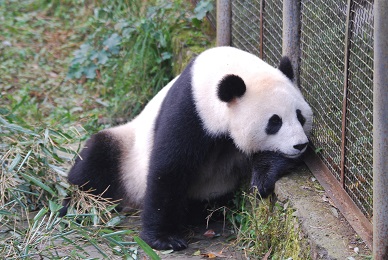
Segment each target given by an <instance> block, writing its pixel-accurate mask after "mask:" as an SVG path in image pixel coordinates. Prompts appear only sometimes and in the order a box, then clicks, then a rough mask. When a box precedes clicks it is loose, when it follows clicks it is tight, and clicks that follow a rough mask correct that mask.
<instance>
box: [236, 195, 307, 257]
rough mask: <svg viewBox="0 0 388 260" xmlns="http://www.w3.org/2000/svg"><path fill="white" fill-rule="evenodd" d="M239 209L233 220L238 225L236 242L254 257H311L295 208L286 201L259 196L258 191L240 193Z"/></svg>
mask: <svg viewBox="0 0 388 260" xmlns="http://www.w3.org/2000/svg"><path fill="white" fill-rule="evenodd" d="M234 203H235V205H236V208H237V211H235V212H232V214H231V218H230V221H231V222H232V223H233V225H234V228H235V229H236V234H237V240H236V244H237V245H239V246H241V249H242V250H243V251H245V252H246V254H247V255H249V256H251V257H253V258H255V259H310V249H309V246H308V244H307V242H305V241H303V239H302V237H301V235H302V233H301V231H300V230H299V228H298V226H299V225H298V222H297V220H296V219H295V217H294V216H293V213H294V210H293V209H292V208H289V207H288V205H287V204H284V205H283V204H281V203H279V202H274V201H271V198H268V199H259V198H258V197H257V193H256V192H254V193H251V194H246V193H243V195H242V196H237V197H236V198H235V200H234Z"/></svg>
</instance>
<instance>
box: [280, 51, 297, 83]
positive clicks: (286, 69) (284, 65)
mask: <svg viewBox="0 0 388 260" xmlns="http://www.w3.org/2000/svg"><path fill="white" fill-rule="evenodd" d="M279 70H280V71H281V72H283V74H284V75H286V76H287V78H289V79H290V80H294V70H293V69H292V64H291V61H290V59H289V58H288V57H287V56H284V57H282V58H281V60H280V64H279Z"/></svg>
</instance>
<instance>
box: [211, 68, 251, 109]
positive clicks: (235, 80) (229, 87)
mask: <svg viewBox="0 0 388 260" xmlns="http://www.w3.org/2000/svg"><path fill="white" fill-rule="evenodd" d="M246 89H247V87H246V86H245V82H244V80H243V79H242V78H240V77H239V76H237V75H232V74H230V75H226V76H225V77H224V78H223V79H222V80H221V81H220V83H218V90H217V91H218V92H217V95H218V98H219V99H220V100H221V101H224V102H230V101H232V100H233V99H235V98H238V97H241V96H242V95H244V93H245V91H246Z"/></svg>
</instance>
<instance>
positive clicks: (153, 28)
mask: <svg viewBox="0 0 388 260" xmlns="http://www.w3.org/2000/svg"><path fill="white" fill-rule="evenodd" d="M185 8H186V9H185ZM189 8H190V9H192V7H191V6H187V5H184V3H183V2H182V1H173V2H169V1H134V0H126V1H119V0H117V1H111V2H109V3H105V2H103V1H88V0H85V1H83V0H67V1H57V0H36V1H3V0H0V20H1V22H0V75H1V77H0V100H1V104H0V140H1V142H0V167H1V168H0V171H1V172H0V195H1V198H0V255H1V256H2V257H5V258H7V259H16V258H17V259H19V258H25V259H31V258H48V259H62V258H66V257H67V258H77V259H78V258H82V259H83V258H90V257H92V258H93V257H98V258H101V257H105V258H109V259H112V258H114V257H116V258H125V259H132V258H136V257H137V252H138V249H139V248H141V249H142V250H143V251H144V252H146V253H147V254H148V255H149V256H150V257H151V258H152V259H157V258H158V257H157V256H156V255H155V253H153V251H152V250H151V249H150V248H149V247H148V246H147V245H146V244H145V243H144V242H143V241H142V240H141V239H139V238H137V237H136V234H137V231H136V230H128V229H126V228H123V227H121V226H120V225H121V223H122V220H123V216H122V215H119V214H117V213H115V211H114V207H115V205H114V204H113V203H112V202H108V201H104V200H103V199H101V198H99V197H96V196H93V195H91V194H88V193H85V192H82V191H80V190H79V189H77V187H73V186H71V185H69V184H68V183H67V181H66V179H65V176H66V171H67V170H68V168H69V166H70V165H71V163H72V161H73V159H74V156H75V155H76V154H77V152H78V151H79V149H80V143H81V142H82V141H84V140H85V139H86V138H88V136H90V134H92V133H94V132H96V131H98V130H100V129H102V128H106V127H109V126H110V125H111V124H112V123H116V122H117V121H119V120H117V119H121V121H120V122H123V121H127V120H128V119H130V118H131V117H133V116H134V115H135V114H136V113H138V112H139V111H140V110H141V108H142V107H143V106H144V104H145V103H146V102H147V100H148V99H150V98H151V97H152V96H153V95H154V94H155V93H156V92H157V91H158V90H159V89H160V88H161V87H162V86H163V85H165V84H166V83H167V82H168V81H169V80H170V79H171V78H172V76H173V75H172V68H173V67H174V66H173V55H174V54H173V47H172V36H173V35H174V34H178V33H179V32H186V35H189V36H190V35H191V34H190V31H192V32H193V37H199V38H201V39H202V40H201V41H200V44H199V45H202V46H205V45H207V44H208V43H209V40H208V39H207V37H206V36H204V35H203V34H200V33H199V32H200V31H198V30H197V29H196V31H197V32H195V33H194V30H193V28H194V27H195V28H198V27H199V26H201V23H202V21H200V20H198V19H196V18H195V16H194V15H190V14H189V12H187V10H188V9H189ZM196 26H197V27H196ZM190 40H192V41H195V40H193V39H190ZM181 43H182V44H183V45H186V46H188V45H190V44H191V43H190V42H189V40H187V44H185V41H184V40H182V41H181ZM197 45H198V44H197ZM85 46H86V47H85ZM106 119H107V120H106ZM69 195H71V196H72V197H73V200H72V201H73V202H75V203H73V204H72V205H73V207H72V208H71V209H70V210H69V214H68V215H67V216H66V217H64V218H59V217H58V211H59V209H60V208H61V200H62V199H63V198H65V197H66V196H69Z"/></svg>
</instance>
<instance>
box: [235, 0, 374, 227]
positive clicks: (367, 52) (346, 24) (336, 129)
mask: <svg viewBox="0 0 388 260" xmlns="http://www.w3.org/2000/svg"><path fill="white" fill-rule="evenodd" d="M349 3H350V4H349ZM282 6H283V2H282V0H232V25H231V33H232V37H231V39H232V45H233V46H235V47H237V48H240V49H243V50H247V51H249V52H251V53H254V54H256V55H258V56H260V57H262V58H263V59H264V60H265V61H267V62H268V63H270V64H271V65H274V66H276V65H277V64H278V61H279V60H280V57H281V54H282V26H283V21H282V17H283V15H282V9H283V8H282ZM300 14H301V17H300V35H299V40H300V57H299V58H300V75H299V79H300V87H301V90H302V92H303V94H304V95H305V97H306V99H307V101H308V102H309V104H310V105H311V106H312V107H313V110H314V127H313V131H312V135H311V141H312V143H313V145H314V147H315V149H316V152H317V153H318V156H319V157H320V158H321V160H322V161H323V162H324V163H325V165H326V166H327V167H328V168H329V169H330V172H331V173H332V174H333V175H334V177H335V178H336V180H337V181H338V183H339V185H341V186H342V187H343V189H344V190H345V191H346V193H347V194H348V195H349V196H350V198H351V199H352V200H353V201H354V202H355V203H356V205H357V206H358V207H359V209H360V210H361V211H362V213H363V214H364V215H365V216H366V217H367V218H368V219H369V220H370V221H371V218H372V204H373V201H372V198H373V189H372V186H373V182H372V164H373V156H372V150H373V146H372V112H373V107H372V106H373V102H372V99H373V98H372V96H373V0H353V1H349V0H330V1H327V0H316V1H309V0H301V1H300Z"/></svg>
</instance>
